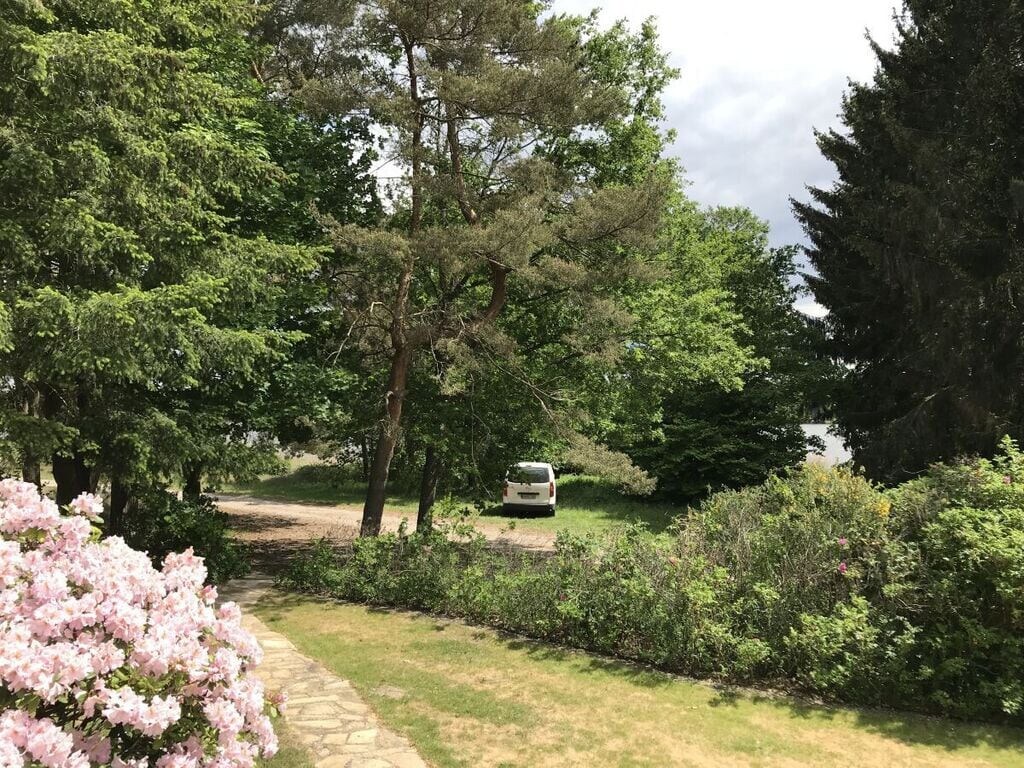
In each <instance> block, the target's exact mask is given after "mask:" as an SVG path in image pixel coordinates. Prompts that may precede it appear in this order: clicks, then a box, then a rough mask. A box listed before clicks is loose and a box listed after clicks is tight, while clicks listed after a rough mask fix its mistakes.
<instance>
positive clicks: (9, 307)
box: [0, 0, 313, 514]
mask: <svg viewBox="0 0 1024 768" xmlns="http://www.w3.org/2000/svg"><path fill="white" fill-rule="evenodd" d="M253 14H254V7H253V6H252V4H251V3H248V2H245V0H167V2H159V3H149V2H135V1H134V0H129V1H128V2H122V3H109V2H104V1H103V0H66V1H65V2H37V1H35V0H25V1H24V2H8V3H4V4H3V6H2V8H0V306H2V307H5V308H6V309H4V310H3V311H0V331H2V330H3V329H4V328H3V327H4V326H7V325H8V324H9V326H10V332H9V333H8V334H6V336H5V337H4V338H5V339H6V341H7V344H6V345H5V346H3V347H0V404H2V409H0V433H3V434H4V435H5V437H6V438H7V439H8V440H10V441H11V442H12V443H13V444H14V446H15V447H16V449H17V452H18V454H19V457H20V459H21V460H22V462H23V463H24V464H25V466H26V475H29V476H33V475H34V479H38V466H39V463H40V462H50V463H52V466H53V472H54V477H55V479H56V481H57V486H58V488H57V497H58V501H61V502H66V501H67V500H69V499H70V498H72V497H73V496H74V495H76V494H77V493H78V492H80V491H82V490H86V489H89V488H92V487H94V486H95V484H96V480H97V477H98V476H99V475H100V474H105V475H107V476H109V477H110V478H111V479H112V481H113V492H112V503H113V506H114V507H115V514H116V512H117V511H119V509H120V508H121V507H123V505H124V503H125V502H126V498H127V495H128V494H129V492H130V489H131V488H132V487H133V486H138V485H141V484H145V483H152V482H157V481H159V480H161V479H163V480H168V479H170V478H172V477H174V476H175V475H176V474H178V473H180V472H181V471H182V469H183V468H185V467H186V465H188V464H189V462H194V461H200V460H202V459H203V457H209V456H212V455H220V456H225V455H230V454H231V451H229V450H227V449H226V448H225V447H224V446H225V444H226V443H227V442H231V445H232V450H236V451H238V452H244V448H245V446H246V440H245V437H246V435H245V431H246V427H245V424H246V420H247V418H248V417H249V414H250V408H251V407H252V405H253V403H255V402H257V401H258V399H259V398H260V397H261V393H263V392H264V390H265V388H266V384H265V378H266V372H267V369H268V367H269V366H270V365H272V364H273V363H274V362H275V361H278V360H281V359H282V358H283V356H284V355H285V353H286V352H287V348H288V345H289V344H290V342H291V341H292V340H293V338H294V335H292V334H289V333H287V332H282V331H280V330H278V328H277V319H278V318H277V311H276V308H277V307H278V305H279V303H280V301H281V299H282V295H283V292H284V291H285V290H286V286H287V283H286V281H284V280H283V279H282V276H284V275H286V274H289V273H290V272H293V271H295V270H306V269H309V268H310V266H311V265H312V262H313V254H312V253H311V252H310V251H309V250H308V249H304V248H300V247H293V246H288V245H282V244H279V243H277V242H275V241H273V240H272V239H268V238H267V237H265V236H263V235H261V234H257V233H254V232H253V231H251V229H248V228H246V227H245V226H244V223H243V222H239V221H238V219H237V217H236V216H234V215H232V213H231V208H232V207H233V206H235V207H237V205H238V203H239V201H241V200H244V199H246V198H248V197H250V196H259V195H264V194H266V190H267V188H268V187H269V186H273V185H274V184H276V183H278V181H279V180H280V179H281V172H280V169H279V168H278V167H277V166H275V165H274V164H273V163H272V162H271V161H270V158H269V156H268V153H267V150H266V147H265V145H264V132H263V127H262V126H261V124H260V122H259V120H258V119H257V118H258V116H259V112H260V109H261V105H262V100H263V98H264V95H263V87H262V86H261V85H260V84H259V83H258V82H257V80H255V79H254V78H253V76H252V74H251V72H250V64H251V61H252V56H251V54H252V48H251V45H250V43H249V41H248V38H247V30H248V29H249V28H250V27H251V25H252V24H253V22H254V20H255V19H254V15H253ZM232 438H236V439H234V440H233V441H232ZM218 446H220V447H219V448H218Z"/></svg>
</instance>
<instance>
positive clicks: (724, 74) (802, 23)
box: [554, 0, 897, 245]
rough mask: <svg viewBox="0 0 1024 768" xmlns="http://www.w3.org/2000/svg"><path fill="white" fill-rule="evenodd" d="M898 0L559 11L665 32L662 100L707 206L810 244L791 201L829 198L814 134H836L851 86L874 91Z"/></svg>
mask: <svg viewBox="0 0 1024 768" xmlns="http://www.w3.org/2000/svg"><path fill="white" fill-rule="evenodd" d="M896 4H897V3H896V0H711V2H708V1H707V0H705V1H704V2H694V1H693V0H681V1H679V2H672V1H671V0H555V6H554V7H555V10H556V11H564V12H568V13H586V12H588V11H589V10H590V9H591V8H594V7H597V8H600V9H601V20H602V23H604V24H610V23H611V22H613V21H615V20H616V19H622V18H624V19H628V20H629V21H630V22H631V24H632V26H633V27H634V28H636V27H637V26H639V24H640V22H641V21H643V19H645V18H647V17H648V16H654V17H656V18H657V20H658V29H659V30H660V33H661V43H662V46H663V47H664V48H665V49H666V50H667V51H668V52H669V53H670V61H671V63H672V65H673V66H674V67H676V68H678V69H679V70H680V77H679V79H678V80H677V81H676V82H675V83H673V84H672V85H670V86H669V89H668V91H667V93H666V94H665V106H666V109H667V118H668V124H669V125H670V126H671V127H673V128H675V129H676V131H677V133H678V138H677V140H676V143H675V145H674V146H673V148H672V151H673V153H674V154H675V155H676V156H678V157H679V158H680V159H681V160H682V164H683V166H684V167H685V168H686V176H687V178H688V179H689V181H690V182H691V184H692V185H691V187H690V190H689V193H690V196H691V197H693V198H694V199H696V200H698V201H699V202H701V203H704V204H707V205H737V204H738V205H745V206H748V207H749V208H751V209H752V210H753V211H754V212H755V213H756V214H757V215H759V216H761V217H762V218H764V219H767V220H768V221H769V222H770V223H771V227H772V236H771V239H772V244H773V245H784V244H788V243H802V242H804V237H803V232H802V231H801V229H800V226H799V224H797V222H796V221H795V219H794V218H793V215H792V213H791V212H790V208H789V202H788V200H789V198H790V197H791V196H792V197H797V198H805V197H806V193H805V192H804V186H805V185H807V184H810V185H812V186H827V185H829V184H830V183H831V181H832V179H833V178H834V169H833V167H832V165H831V164H830V163H828V162H827V161H826V160H825V159H824V158H822V156H821V154H820V153H819V152H818V148H817V146H816V145H815V143H814V129H815V128H817V129H825V128H828V127H829V126H837V125H838V124H839V120H838V118H837V114H838V112H839V107H840V101H841V98H842V94H843V92H844V90H845V89H846V85H847V81H848V79H853V80H856V81H867V80H870V79H871V76H872V73H873V72H874V66H875V63H874V55H873V54H872V52H871V49H870V48H869V47H868V42H867V40H866V39H865V31H868V32H870V34H871V36H872V38H873V39H875V40H876V41H878V42H879V43H881V44H882V45H884V46H885V47H890V45H891V42H892V38H893V31H894V28H895V25H894V23H893V18H892V17H893V9H894V7H895V6H896Z"/></svg>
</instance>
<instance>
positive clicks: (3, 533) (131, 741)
mask: <svg viewBox="0 0 1024 768" xmlns="http://www.w3.org/2000/svg"><path fill="white" fill-rule="evenodd" d="M101 511H102V503H101V502H100V501H99V499H97V498H96V497H94V496H91V495H88V494H86V495H83V496H80V497H79V498H78V499H76V500H75V501H74V502H72V504H71V505H70V507H69V509H68V512H69V514H68V515H66V516H64V515H61V513H60V510H59V509H58V508H57V506H56V505H55V504H54V503H53V502H52V501H50V500H49V499H47V498H45V497H41V496H40V494H39V492H38V490H37V489H36V487H35V486H34V485H31V484H29V483H22V482H19V481H16V480H2V481H0V768H22V767H23V766H35V765H42V766H46V768H89V767H90V766H99V765H104V766H106V765H110V766H114V768H129V767H130V768H150V766H152V767H153V768H200V766H212V767H214V768H246V767H247V766H251V765H253V764H254V761H255V759H256V758H257V757H258V756H261V755H262V756H271V755H273V754H274V753H275V752H276V751H277V740H276V738H275V736H274V732H273V729H272V727H271V724H270V720H269V718H268V717H267V716H266V714H265V713H264V710H265V708H266V702H265V699H264V691H263V685H262V684H261V683H260V681H259V680H258V679H257V678H256V677H255V676H254V674H253V669H254V668H255V667H256V665H258V664H259V661H260V656H261V654H260V648H259V646H258V645H257V643H256V641H255V640H254V639H253V637H252V636H251V635H250V634H249V633H248V632H246V631H245V630H244V629H243V628H242V625H241V613H240V611H239V610H238V607H237V606H236V605H234V604H233V603H225V604H224V605H221V606H220V607H219V608H218V607H217V606H216V604H215V600H216V590H215V589H214V588H212V587H204V586H203V581H204V580H205V578H206V569H205V567H204V566H203V563H202V559H201V558H198V557H195V556H194V555H193V554H192V552H191V550H189V551H186V552H184V553H181V554H173V555H169V556H168V557H167V558H166V560H165V561H164V565H163V568H162V570H159V571H158V570H156V569H155V568H154V567H153V566H152V564H151V563H150V561H149V558H148V557H147V556H146V555H145V554H144V553H142V552H137V551H135V550H133V549H131V548H130V547H129V546H127V545H126V544H125V543H124V541H122V540H121V539H119V538H115V537H112V538H107V539H103V540H99V541H97V540H96V538H95V536H94V535H93V530H92V526H91V525H90V520H94V519H97V518H98V516H99V514H100V513H101Z"/></svg>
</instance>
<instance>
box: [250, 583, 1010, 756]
mask: <svg viewBox="0 0 1024 768" xmlns="http://www.w3.org/2000/svg"><path fill="white" fill-rule="evenodd" d="M332 602H343V601H336V600H333V599H330V598H326V599H321V598H318V597H315V596H305V595H295V594H279V595H277V596H275V597H273V598H268V599H267V601H266V602H265V605H266V606H267V607H268V608H270V609H271V611H272V612H273V611H275V610H287V609H289V608H291V607H298V606H303V605H309V604H310V603H313V604H321V605H323V606H324V607H327V606H329V605H330V604H331V603H332ZM346 604H350V605H351V603H346ZM363 607H365V608H366V609H367V610H369V611H371V612H373V613H378V614H391V615H395V616H401V617H405V618H407V619H411V620H413V621H422V622H429V623H430V628H431V629H432V630H433V631H434V632H437V633H444V632H445V631H447V630H448V629H449V628H450V627H452V626H453V625H458V626H463V627H470V628H472V629H473V630H474V631H473V632H472V634H471V637H472V639H474V640H478V641H483V640H487V639H493V640H495V641H496V642H498V643H499V644H501V645H502V646H504V647H505V648H506V649H508V650H509V651H512V652H516V653H523V654H525V655H526V656H528V657H529V658H531V659H534V660H537V661H541V662H546V663H554V664H565V665H568V666H571V668H572V669H573V671H578V672H583V673H585V674H600V675H606V676H613V677H615V678H618V679H620V680H624V681H626V682H628V683H630V684H632V685H636V686H641V687H644V688H648V689H665V688H668V687H670V686H673V685H684V684H685V685H702V686H705V687H707V688H708V689H709V690H711V691H712V692H713V696H712V697H711V698H710V699H709V700H708V702H707V706H709V707H713V708H718V707H740V706H744V705H748V704H756V705H761V706H767V707H770V708H772V709H775V710H776V711H778V712H780V713H781V714H783V715H785V716H788V717H791V718H796V719H800V720H805V721H817V722H820V723H823V724H827V723H828V722H830V721H833V720H837V719H842V720H845V721H846V722H847V723H849V722H850V718H852V724H853V725H854V726H855V727H857V728H861V729H863V730H865V731H867V732H869V733H873V734H876V735H880V736H884V737H886V738H890V739H893V740H895V741H898V742H900V743H902V744H905V745H907V746H927V747H934V748H939V749H942V750H945V751H947V752H951V753H955V752H956V751H958V750H961V749H967V748H970V747H978V746H982V745H984V746H988V747H990V748H992V749H1002V750H1016V749H1020V747H1021V745H1024V729H1021V728H1019V727H1016V726H1013V725H1000V724H990V723H979V722H965V721H959V720H951V719H948V718H942V717H936V716H930V715H924V714H916V713H912V712H902V711H895V710H885V709H871V708H853V707H841V706H833V705H829V704H825V703H822V702H818V701H814V700H810V699H804V698H801V697H800V696H799V695H794V694H791V693H782V692H768V691H759V690H756V689H751V688H740V687H735V686H728V685H719V684H714V683H711V682H708V681H700V680H694V679H692V678H687V677H683V676H680V675H676V674H673V673H670V672H664V671H661V670H658V669H654V668H652V667H649V666H645V665H642V664H639V663H635V662H632V661H627V660H623V659H617V658H613V657H608V656H601V655H597V654H594V653H591V652H587V651H583V650H579V649H576V648H569V647H565V646H558V645H553V644H551V643H548V642H544V641H541V640H536V639H532V638H528V637H524V636H521V635H516V634H512V633H510V632H505V631H502V630H497V629H492V628H482V627H477V626H475V625H471V624H466V623H465V622H463V621H461V620H459V619H446V618H443V617H438V616H435V615H432V614H427V613H422V612H418V611H409V610H402V609H395V608H389V607H385V606H363ZM270 618H271V620H273V615H271V617H270ZM595 682H597V681H595ZM598 684H599V683H598Z"/></svg>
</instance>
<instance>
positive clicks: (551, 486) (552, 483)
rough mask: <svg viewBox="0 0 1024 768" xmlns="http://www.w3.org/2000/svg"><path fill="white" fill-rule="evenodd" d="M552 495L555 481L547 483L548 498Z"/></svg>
mask: <svg viewBox="0 0 1024 768" xmlns="http://www.w3.org/2000/svg"><path fill="white" fill-rule="evenodd" d="M554 495H555V481H554V480H552V481H551V482H550V483H548V496H554Z"/></svg>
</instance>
